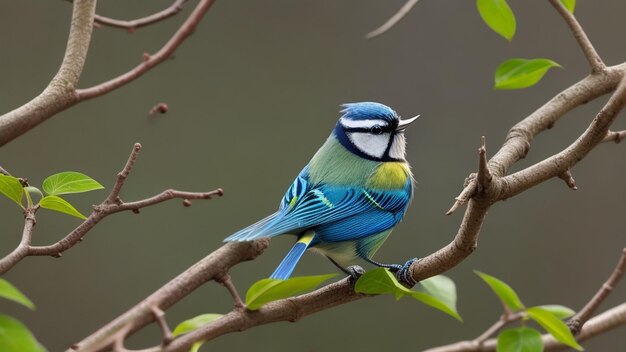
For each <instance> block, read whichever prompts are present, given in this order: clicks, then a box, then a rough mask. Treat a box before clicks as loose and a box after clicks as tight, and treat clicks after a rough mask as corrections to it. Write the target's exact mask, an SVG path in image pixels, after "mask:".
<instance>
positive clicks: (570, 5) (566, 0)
mask: <svg viewBox="0 0 626 352" xmlns="http://www.w3.org/2000/svg"><path fill="white" fill-rule="evenodd" d="M561 2H562V3H563V5H564V6H565V8H566V9H567V11H569V12H571V13H574V9H575V8H576V0H561Z"/></svg>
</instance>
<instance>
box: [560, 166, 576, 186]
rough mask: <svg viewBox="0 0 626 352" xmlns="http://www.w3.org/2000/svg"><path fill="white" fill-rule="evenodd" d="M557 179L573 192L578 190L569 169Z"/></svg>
mask: <svg viewBox="0 0 626 352" xmlns="http://www.w3.org/2000/svg"><path fill="white" fill-rule="evenodd" d="M559 178H560V179H561V180H563V181H565V184H567V187H569V188H570V189H572V190H574V191H576V190H578V187H577V186H576V181H575V180H574V177H573V176H572V172H571V171H570V170H569V169H568V170H565V172H564V173H562V174H560V175H559Z"/></svg>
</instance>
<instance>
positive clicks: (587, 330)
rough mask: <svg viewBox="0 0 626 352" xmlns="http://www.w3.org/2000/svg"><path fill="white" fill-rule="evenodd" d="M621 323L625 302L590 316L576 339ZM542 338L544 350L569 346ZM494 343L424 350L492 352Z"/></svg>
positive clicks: (624, 318) (624, 321)
mask: <svg viewBox="0 0 626 352" xmlns="http://www.w3.org/2000/svg"><path fill="white" fill-rule="evenodd" d="M622 325H626V303H622V304H620V305H618V306H616V307H613V308H611V309H609V310H607V311H606V312H604V313H602V314H598V315H597V316H595V317H593V318H591V319H590V320H589V321H588V322H587V324H585V326H584V327H583V328H582V330H581V332H580V335H578V336H577V338H576V340H577V341H578V342H583V341H585V340H588V339H590V338H592V337H594V336H597V335H600V334H602V333H605V332H607V331H609V330H612V329H615V328H618V327H620V326H622ZM542 340H543V345H544V351H545V352H549V351H559V350H564V349H567V348H569V347H567V346H565V345H563V344H562V343H560V342H558V341H557V340H555V339H554V337H552V335H550V334H544V335H543V336H542ZM496 345H497V339H495V338H494V339H489V340H486V341H485V342H484V343H483V344H482V345H476V344H475V343H474V341H460V342H457V343H453V344H451V345H446V346H440V347H435V348H430V349H428V350H426V351H424V352H494V351H496Z"/></svg>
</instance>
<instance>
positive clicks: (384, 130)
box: [344, 125, 394, 133]
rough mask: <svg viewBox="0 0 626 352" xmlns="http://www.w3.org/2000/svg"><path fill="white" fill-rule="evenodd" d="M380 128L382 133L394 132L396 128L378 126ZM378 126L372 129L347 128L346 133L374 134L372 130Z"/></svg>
mask: <svg viewBox="0 0 626 352" xmlns="http://www.w3.org/2000/svg"><path fill="white" fill-rule="evenodd" d="M376 126H378V127H380V128H381V131H382V132H383V133H384V132H391V131H393V130H394V128H393V127H392V126H380V125H376ZM376 126H372V127H345V128H344V129H345V131H346V132H365V133H372V129H373V128H374V127H376Z"/></svg>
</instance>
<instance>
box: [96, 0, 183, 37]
mask: <svg viewBox="0 0 626 352" xmlns="http://www.w3.org/2000/svg"><path fill="white" fill-rule="evenodd" d="M185 2H187V0H176V1H174V2H173V3H172V4H171V5H170V6H168V7H167V8H165V9H163V10H161V11H159V12H155V13H153V14H151V15H148V16H145V17H141V18H137V19H134V20H118V19H114V18H109V17H105V16H100V15H98V14H96V15H95V17H94V22H95V23H97V24H100V25H104V26H109V27H116V28H123V29H127V30H128V31H131V32H132V31H134V30H136V29H138V28H141V27H144V26H148V25H151V24H153V23H157V22H160V21H162V20H164V19H167V18H170V17H172V16H175V15H176V14H178V13H179V12H180V11H182V10H183V5H184V4H185Z"/></svg>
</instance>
